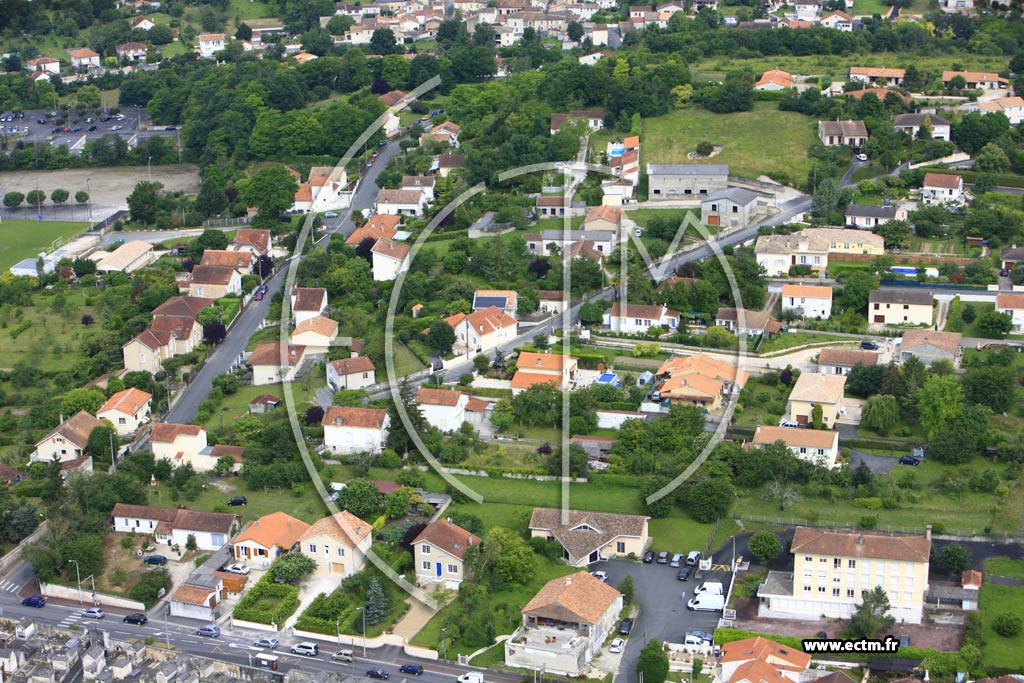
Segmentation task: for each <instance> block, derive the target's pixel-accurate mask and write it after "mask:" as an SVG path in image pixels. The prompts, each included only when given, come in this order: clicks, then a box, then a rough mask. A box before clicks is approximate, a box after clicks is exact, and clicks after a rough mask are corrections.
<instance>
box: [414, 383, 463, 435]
mask: <svg viewBox="0 0 1024 683" xmlns="http://www.w3.org/2000/svg"><path fill="white" fill-rule="evenodd" d="M468 401H469V396H468V395H467V394H464V393H462V392H461V391H449V390H447V389H428V388H427V387H420V389H419V391H418V392H417V393H416V404H417V405H418V406H419V407H420V412H421V413H422V414H423V418H424V419H425V420H426V421H427V423H428V424H429V425H430V426H431V427H437V428H438V429H440V430H441V431H442V432H454V431H455V430H457V429H458V428H459V427H461V426H462V423H463V422H465V421H466V403H467V402H468Z"/></svg>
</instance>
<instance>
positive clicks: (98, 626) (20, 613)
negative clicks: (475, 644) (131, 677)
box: [0, 592, 519, 683]
mask: <svg viewBox="0 0 1024 683" xmlns="http://www.w3.org/2000/svg"><path fill="white" fill-rule="evenodd" d="M26 594H28V593H26ZM86 597H87V598H88V594H86ZM20 602H21V596H20V595H18V594H16V593H10V592H3V593H0V615H2V616H3V617H5V618H8V619H14V620H17V619H20V618H22V617H28V618H30V619H32V620H34V621H36V622H39V623H45V624H49V625H52V626H60V627H63V628H66V629H69V630H71V631H74V632H75V633H77V634H82V633H84V631H85V630H86V629H91V630H94V631H95V630H103V631H108V632H110V634H111V635H112V636H114V637H116V638H119V639H125V638H132V639H139V638H153V640H154V641H155V642H158V643H163V642H166V640H167V638H168V637H169V638H170V643H171V645H172V647H174V648H175V650H177V651H179V652H187V653H190V654H195V655H200V656H205V657H212V658H214V659H218V660H221V661H228V662H234V663H236V664H242V665H245V666H248V665H250V662H251V661H252V656H253V655H255V654H256V653H258V652H269V651H268V650H264V649H260V648H256V647H254V646H253V645H252V642H253V641H254V640H255V639H256V638H260V637H263V636H265V635H267V634H265V633H260V632H255V631H245V630H243V629H239V628H224V629H222V633H221V636H220V637H219V638H205V637H202V636H197V635H195V629H196V628H197V627H198V626H200V625H201V624H202V623H203V622H199V621H189V620H184V619H175V620H173V621H168V622H167V623H166V626H165V623H164V621H163V620H162V619H160V620H156V619H151V620H150V621H149V623H148V624H146V625H144V626H134V625H131V624H125V623H123V622H122V621H121V619H122V617H123V615H124V614H126V613H127V611H126V610H117V609H114V610H107V609H106V608H105V611H107V616H106V617H105V618H104V619H101V620H93V619H83V618H82V617H81V611H82V607H80V606H79V605H77V604H75V603H74V602H73V601H58V602H61V603H64V604H57V603H56V602H54V601H49V600H48V601H47V605H46V607H43V608H41V609H37V608H33V607H24V606H22V605H21V604H20ZM85 606H86V607H88V606H90V605H89V604H88V599H87V600H86V605H85ZM277 637H278V638H279V639H280V641H281V643H280V644H279V645H278V647H277V648H276V649H274V650H273V653H274V654H276V655H278V656H279V657H280V660H279V670H278V671H279V673H284V672H285V671H287V670H289V669H293V668H298V669H302V670H305V671H330V672H336V673H341V674H345V675H349V676H362V675H363V674H365V672H366V670H367V669H369V668H377V667H381V668H383V669H384V670H385V671H388V672H389V673H391V675H392V676H394V677H395V679H396V683H397V682H401V681H403V680H404V679H405V677H404V676H403V674H401V673H399V671H398V666H399V665H401V664H404V663H407V662H414V661H418V660H415V659H413V658H411V657H407V656H405V655H404V653H403V652H402V650H401V648H398V647H385V648H380V649H378V650H372V649H371V650H368V651H367V655H368V656H367V657H366V658H363V657H362V649H361V648H360V647H359V646H345V647H346V648H350V649H352V650H353V651H354V652H355V654H356V662H355V663H353V664H342V663H340V662H334V661H331V658H330V655H331V653H333V652H335V651H337V650H339V649H341V646H339V645H334V644H331V643H328V642H322V641H321V642H318V644H319V645H320V648H321V650H320V655H319V656H317V657H304V656H300V655H293V654H291V652H290V651H289V649H290V647H291V645H293V644H295V643H296V642H298V641H299V639H297V638H294V637H292V636H288V635H286V634H279V635H278V636H277ZM419 663H420V664H422V665H423V669H424V673H423V675H422V676H417V677H416V681H417V683H451V681H452V679H453V678H454V676H456V675H459V674H462V673H465V672H466V671H470V670H473V669H471V668H470V667H460V666H455V665H452V664H447V663H440V662H433V661H427V660H419ZM477 670H478V669H477ZM486 678H487V680H488V681H491V680H494V681H497V682H499V683H517V682H518V681H519V676H516V675H510V674H508V673H502V672H497V671H488V672H487V673H486Z"/></svg>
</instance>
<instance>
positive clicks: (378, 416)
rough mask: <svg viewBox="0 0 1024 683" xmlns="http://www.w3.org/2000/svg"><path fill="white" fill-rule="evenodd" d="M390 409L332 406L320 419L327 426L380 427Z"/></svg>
mask: <svg viewBox="0 0 1024 683" xmlns="http://www.w3.org/2000/svg"><path fill="white" fill-rule="evenodd" d="M387 416H388V411H386V410H384V409H382V408H352V407H348V406H331V407H330V408H328V409H327V412H326V413H324V417H323V419H322V420H321V421H320V424H322V425H323V426H325V427H329V426H337V427H357V428H359V429H380V428H381V427H382V426H383V425H384V420H385V419H386V418H387Z"/></svg>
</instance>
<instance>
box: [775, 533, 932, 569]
mask: <svg viewBox="0 0 1024 683" xmlns="http://www.w3.org/2000/svg"><path fill="white" fill-rule="evenodd" d="M931 545H932V544H931V541H929V540H928V539H927V538H925V537H924V536H884V535H881V534H862V533H847V532H842V531H828V530H825V529H812V528H809V527H797V530H796V533H795V534H794V535H793V545H792V549H791V552H792V553H793V554H794V555H796V554H799V553H807V554H811V555H832V556H835V557H865V558H872V559H879V560H901V561H904V562H927V561H928V554H929V552H930V550H931Z"/></svg>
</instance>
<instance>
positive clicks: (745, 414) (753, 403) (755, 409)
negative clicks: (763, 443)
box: [735, 378, 789, 428]
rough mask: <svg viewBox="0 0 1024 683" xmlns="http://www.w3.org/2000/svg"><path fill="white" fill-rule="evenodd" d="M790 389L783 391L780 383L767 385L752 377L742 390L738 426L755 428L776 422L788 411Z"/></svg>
mask: <svg viewBox="0 0 1024 683" xmlns="http://www.w3.org/2000/svg"><path fill="white" fill-rule="evenodd" d="M788 398H789V391H788V390H787V391H781V390H780V389H779V387H778V385H771V386H769V385H765V384H761V382H760V381H759V380H757V379H754V378H752V379H751V380H750V381H749V382H747V386H745V387H743V391H742V392H740V399H739V403H740V405H742V406H743V409H742V411H741V410H739V408H738V407H737V412H736V417H735V424H736V426H738V427H750V428H755V427H758V426H760V425H765V424H776V423H778V421H779V419H781V418H782V416H783V415H784V414H785V412H786V400H787V399H788Z"/></svg>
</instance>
